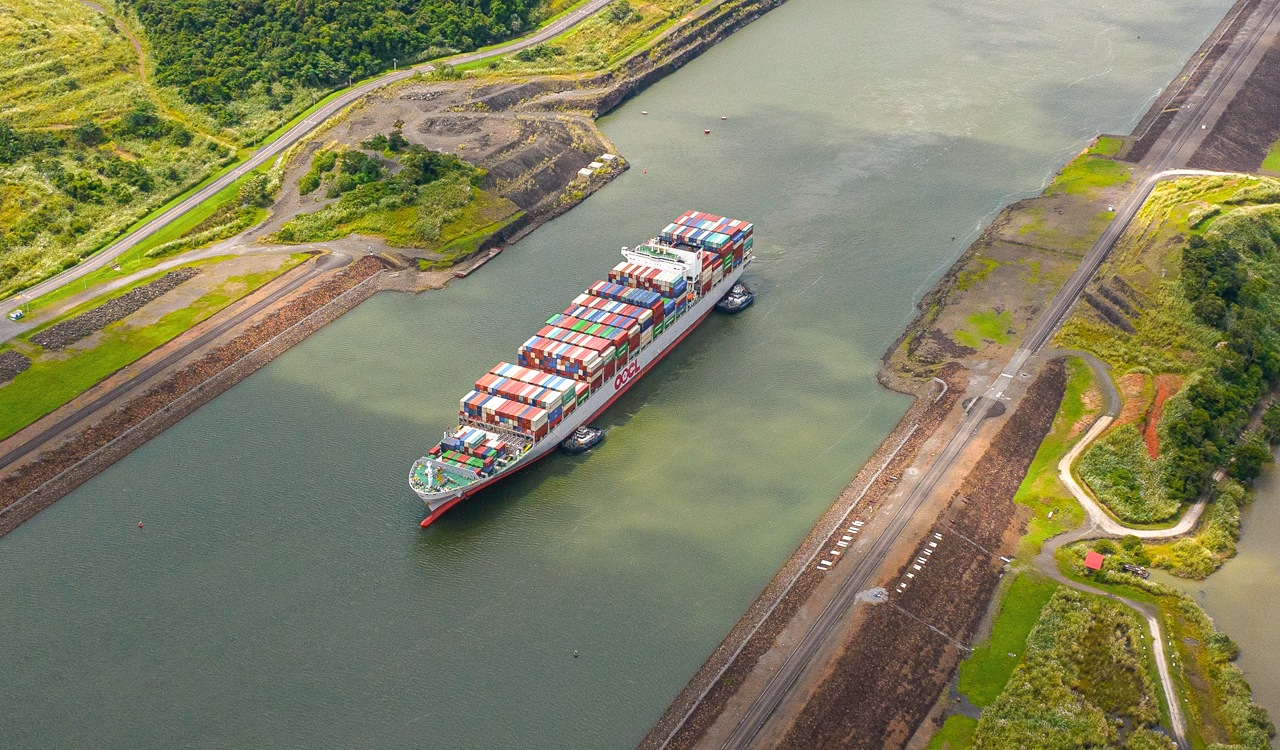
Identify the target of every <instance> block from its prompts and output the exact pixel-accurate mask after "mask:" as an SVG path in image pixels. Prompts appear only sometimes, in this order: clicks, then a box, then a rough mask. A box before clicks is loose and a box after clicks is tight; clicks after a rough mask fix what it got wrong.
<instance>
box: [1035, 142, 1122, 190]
mask: <svg viewBox="0 0 1280 750" xmlns="http://www.w3.org/2000/svg"><path fill="white" fill-rule="evenodd" d="M1102 140H1107V139H1102ZM1094 148H1095V149H1096V148H1098V146H1095V147H1094ZM1100 153H1101V152H1099V153H1094V149H1090V150H1089V151H1086V152H1085V153H1083V154H1080V155H1079V156H1077V157H1076V158H1075V159H1074V160H1072V162H1071V163H1070V164H1068V165H1067V166H1066V167H1063V169H1062V172H1061V173H1059V174H1058V177H1057V178H1056V179H1055V180H1054V181H1053V184H1052V185H1050V186H1049V191H1048V192H1049V193H1050V194H1052V193H1054V192H1063V193H1069V194H1071V195H1084V194H1088V193H1090V192H1092V191H1094V190H1097V189H1100V188H1105V187H1110V186H1112V185H1119V184H1120V183H1122V182H1124V181H1125V180H1127V179H1129V168H1128V167H1126V166H1124V165H1122V164H1120V163H1119V162H1116V161H1112V160H1111V159H1107V158H1105V157H1103V156H1101V155H1100Z"/></svg>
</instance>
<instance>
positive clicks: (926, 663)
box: [779, 359, 1067, 750]
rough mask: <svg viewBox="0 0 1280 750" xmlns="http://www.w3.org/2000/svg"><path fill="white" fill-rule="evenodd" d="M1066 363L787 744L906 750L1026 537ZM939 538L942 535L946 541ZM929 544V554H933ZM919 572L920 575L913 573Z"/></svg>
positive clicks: (1005, 431)
mask: <svg viewBox="0 0 1280 750" xmlns="http://www.w3.org/2000/svg"><path fill="white" fill-rule="evenodd" d="M1066 383H1067V376H1066V365H1065V361H1064V360H1062V359H1055V360H1052V361H1050V362H1049V363H1048V364H1047V365H1046V366H1045V368H1044V370H1043V371H1042V372H1041V373H1040V375H1039V377H1037V378H1036V381H1035V382H1034V383H1032V384H1031V387H1030V388H1029V389H1028V390H1027V394H1026V395H1025V396H1024V397H1023V399H1022V402H1021V403H1020V404H1019V405H1018V408H1017V410H1016V411H1015V412H1014V413H1013V416H1011V417H1009V421H1008V422H1006V423H1005V425H1004V426H1003V427H1002V428H1001V429H1000V432H999V433H998V434H997V435H996V437H995V439H994V440H993V441H992V442H991V445H990V446H988V448H987V450H986V451H985V452H984V453H983V455H982V458H980V459H979V460H978V463H977V464H976V465H975V466H974V468H973V471H971V472H970V473H969V475H968V477H966V478H965V481H964V484H963V485H962V486H961V490H960V492H959V493H957V495H956V496H955V497H954V498H952V501H951V504H950V505H949V506H948V508H947V511H946V512H945V513H944V515H943V517H942V518H941V519H939V521H938V523H936V524H935V525H934V526H933V528H932V529H930V531H929V534H928V535H927V536H926V537H925V540H924V541H922V542H921V547H920V550H919V551H918V553H917V554H918V555H920V556H921V558H920V559H926V557H927V562H926V563H924V564H922V565H921V569H920V570H916V569H915V567H914V566H915V563H914V562H909V563H907V564H906V565H904V566H903V568H902V570H900V571H899V572H898V575H897V576H896V577H895V578H894V579H893V581H891V582H890V583H889V585H890V586H891V587H892V586H896V585H897V581H899V580H909V585H908V586H907V588H906V589H905V590H904V591H902V592H901V593H898V592H895V593H892V594H890V598H889V603H888V604H884V605H877V606H869V607H868V608H867V609H866V610H865V619H863V620H862V624H861V627H859V628H858V631H857V633H856V634H855V636H854V637H853V638H852V639H851V640H850V641H849V643H848V645H847V646H846V648H845V650H844V653H842V654H841V655H840V656H839V657H838V658H837V659H836V661H835V663H834V664H833V665H832V666H831V668H830V670H829V672H828V673H827V675H826V677H825V679H824V680H823V682H822V684H821V685H820V686H819V687H818V690H817V691H816V692H815V693H814V694H813V696H812V697H811V698H810V700H809V702H808V704H806V705H805V707H804V709H803V710H802V711H801V712H800V715H799V716H798V717H797V718H796V721H795V723H794V724H793V725H792V726H791V728H790V729H789V730H788V732H787V735H786V737H784V738H783V741H782V743H781V745H779V747H780V748H784V749H786V750H801V749H802V748H803V750H816V749H819V748H866V749H867V750H872V749H874V750H885V749H889V748H901V747H902V746H903V745H905V744H906V742H907V740H908V739H909V738H910V737H911V735H912V734H913V733H914V732H915V730H916V728H917V727H918V726H919V725H920V722H921V721H923V720H924V717H925V716H926V714H928V712H929V709H930V708H931V707H932V706H933V704H934V702H935V701H936V700H937V698H938V695H939V693H941V691H942V689H943V688H944V687H945V686H946V685H947V683H948V682H950V680H951V675H952V673H953V672H954V671H955V668H956V665H957V664H958V663H959V661H960V659H961V653H960V650H959V648H958V647H957V646H956V645H955V643H954V642H953V641H959V642H964V643H967V642H969V641H970V640H971V639H972V638H973V635H974V632H975V630H976V629H977V626H978V623H979V621H980V620H981V619H982V616H983V614H984V613H985V612H986V609H987V605H988V603H989V602H990V600H991V596H992V594H993V593H994V592H995V587H996V584H997V583H999V581H1000V577H1001V576H1002V575H1003V572H1002V568H1003V567H1004V566H1003V561H1002V560H1000V558H999V557H998V555H999V554H1000V553H1001V551H1003V550H1007V549H1011V548H1012V547H1013V546H1014V545H1016V543H1017V539H1018V537H1019V536H1020V533H1021V529H1020V528H1015V527H1019V526H1020V524H1018V523H1016V519H1017V511H1016V509H1015V507H1014V505H1013V496H1014V494H1015V493H1016V492H1017V491H1018V486H1019V485H1020V484H1021V483H1022V479H1023V477H1025V476H1026V473H1027V469H1028V468H1029V467H1030V466H1031V461H1032V459H1033V458H1034V457H1035V453H1036V450H1037V449H1038V448H1039V446H1040V442H1041V441H1042V440H1043V439H1044V436H1045V435H1046V434H1048V432H1049V428H1050V427H1051V426H1052V425H1053V419H1054V417H1055V416H1056V415H1057V412H1058V407H1059V406H1060V405H1061V403H1062V396H1063V394H1064V393H1065V392H1066ZM934 534H939V535H941V536H942V540H941V541H939V542H938V546H937V547H934V548H930V547H928V546H927V544H928V542H929V541H936V537H935V536H934ZM925 550H928V551H929V552H928V554H927V555H926V552H925ZM908 572H911V573H913V574H914V576H915V577H914V578H912V579H907V578H905V575H906V573H908Z"/></svg>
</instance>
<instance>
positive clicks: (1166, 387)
mask: <svg viewBox="0 0 1280 750" xmlns="http://www.w3.org/2000/svg"><path fill="white" fill-rule="evenodd" d="M1180 388H1182V378H1180V377H1178V376H1177V375H1157V376H1156V398H1155V400H1154V401H1152V402H1151V413H1150V414H1148V415H1147V429H1146V430H1145V431H1143V434H1142V437H1143V439H1144V440H1145V441H1146V444H1147V455H1149V456H1151V460H1153V461H1154V460H1155V459H1156V458H1158V457H1159V455H1160V436H1159V435H1157V434H1156V428H1157V427H1158V426H1159V425H1160V415H1161V414H1162V413H1163V412H1164V402H1165V401H1167V400H1168V399H1169V397H1170V396H1172V395H1173V394H1175V393H1177V392H1178V390H1179V389H1180Z"/></svg>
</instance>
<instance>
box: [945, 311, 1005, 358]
mask: <svg viewBox="0 0 1280 750" xmlns="http://www.w3.org/2000/svg"><path fill="white" fill-rule="evenodd" d="M965 320H966V322H967V323H968V326H967V327H965V328H962V329H960V330H957V331H956V343H957V344H960V345H962V346H971V347H973V348H974V349H981V348H982V343H983V341H988V340H989V341H994V342H996V343H997V344H999V345H1001V346H1004V345H1005V344H1007V343H1009V342H1010V341H1012V340H1013V335H1012V333H1011V332H1010V330H1009V329H1010V328H1011V327H1012V326H1013V313H1011V312H1008V311H1005V312H1001V313H997V312H996V311H995V310H984V311H982V312H976V313H974V314H972V315H970V316H969V317H968V318H966V319H965Z"/></svg>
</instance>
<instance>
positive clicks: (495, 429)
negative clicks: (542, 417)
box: [459, 417, 533, 451]
mask: <svg viewBox="0 0 1280 750" xmlns="http://www.w3.org/2000/svg"><path fill="white" fill-rule="evenodd" d="M459 421H460V422H461V423H462V424H463V425H466V426H468V427H474V428H476V429H477V430H484V431H485V432H492V433H495V434H498V435H501V436H502V437H503V438H504V439H505V440H506V442H508V443H511V444H512V445H514V446H515V447H516V449H517V450H519V451H524V449H525V446H529V445H533V440H531V439H530V438H529V436H528V435H525V434H524V433H522V432H516V431H515V430H511V429H508V428H505V427H501V426H499V425H496V424H493V423H492V422H483V421H481V420H479V419H473V418H472V417H462V418H461V419H460V420H459Z"/></svg>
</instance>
